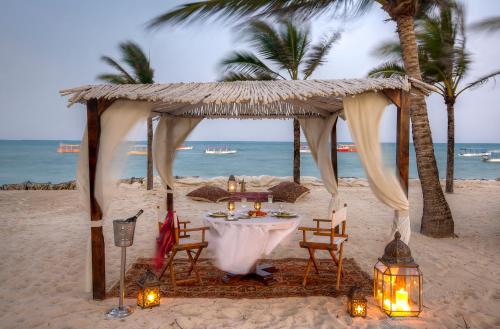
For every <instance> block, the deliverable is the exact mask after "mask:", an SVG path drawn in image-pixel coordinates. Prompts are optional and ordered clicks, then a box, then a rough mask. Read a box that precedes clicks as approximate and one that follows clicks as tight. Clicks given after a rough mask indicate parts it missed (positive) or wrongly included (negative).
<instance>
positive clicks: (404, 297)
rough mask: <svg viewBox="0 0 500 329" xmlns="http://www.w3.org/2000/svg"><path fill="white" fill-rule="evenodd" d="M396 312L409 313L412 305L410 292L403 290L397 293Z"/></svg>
mask: <svg viewBox="0 0 500 329" xmlns="http://www.w3.org/2000/svg"><path fill="white" fill-rule="evenodd" d="M395 306H396V307H395V308H396V310H397V311H409V310H410V305H409V304H408V292H407V291H405V290H404V289H403V288H401V289H399V290H398V291H396V305H395Z"/></svg>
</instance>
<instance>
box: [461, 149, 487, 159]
mask: <svg viewBox="0 0 500 329" xmlns="http://www.w3.org/2000/svg"><path fill="white" fill-rule="evenodd" d="M489 154H490V152H489V151H488V150H487V149H485V148H472V147H464V148H461V149H460V153H459V154H458V155H459V156H461V157H484V156H487V155H489Z"/></svg>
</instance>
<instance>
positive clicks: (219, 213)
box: [208, 211, 227, 218]
mask: <svg viewBox="0 0 500 329" xmlns="http://www.w3.org/2000/svg"><path fill="white" fill-rule="evenodd" d="M208 216H210V217H214V218H225V217H227V214H226V213H225V212H222V211H217V212H211V213H209V214H208Z"/></svg>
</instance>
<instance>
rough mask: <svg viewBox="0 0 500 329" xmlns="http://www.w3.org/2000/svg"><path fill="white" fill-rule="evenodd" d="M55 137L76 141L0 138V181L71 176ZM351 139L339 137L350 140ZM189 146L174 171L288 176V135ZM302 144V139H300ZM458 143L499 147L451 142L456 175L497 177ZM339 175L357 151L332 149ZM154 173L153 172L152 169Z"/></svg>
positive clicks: (306, 165) (135, 166) (309, 169)
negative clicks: (215, 149)
mask: <svg viewBox="0 0 500 329" xmlns="http://www.w3.org/2000/svg"><path fill="white" fill-rule="evenodd" d="M59 143H80V140H5V139H3V140H0V185H3V184H17V183H23V182H26V181H31V182H37V183H47V182H51V183H60V182H66V181H71V180H74V179H75V176H76V163H77V159H78V153H76V154H70V153H65V154H60V153H57V147H58V146H59ZM145 143H146V141H143V140H139V141H127V142H125V144H124V145H125V147H132V146H133V145H143V144H145ZM351 143H352V142H339V144H351ZM185 144H186V145H189V146H193V149H192V150H185V151H178V152H177V156H176V160H175V162H174V175H176V176H188V177H195V176H196V177H202V178H211V177H217V176H229V175H230V174H234V175H245V176H259V175H270V176H280V177H283V176H292V170H293V142H292V141H288V142H287V141H266V142H262V141H186V142H185ZM302 144H303V145H306V144H307V143H306V142H302ZM209 146H228V147H229V148H232V149H235V150H237V153H236V154H230V155H208V154H205V153H204V151H205V149H206V148H207V147H209ZM395 146H396V144H395V143H382V153H383V159H384V162H385V163H386V164H387V165H388V166H389V167H393V168H394V164H395ZM434 148H435V153H436V160H437V162H438V167H439V176H440V178H442V179H443V178H445V175H446V171H445V169H446V149H447V148H446V143H435V144H434ZM461 148H486V149H488V150H499V149H500V143H457V144H456V150H455V153H456V158H455V178H456V179H497V178H500V164H498V163H487V162H483V161H481V158H478V157H472V158H466V157H460V156H458V154H459V151H460V149H461ZM126 161H127V163H126V164H125V166H124V170H123V172H122V174H121V177H122V178H129V177H145V176H146V157H145V156H132V155H130V156H128V157H127V160H126ZM338 168H339V177H340V178H342V177H357V178H366V176H365V173H364V170H363V168H362V166H361V163H360V162H359V158H358V155H357V153H354V152H353V153H340V152H339V153H338ZM155 175H156V172H155ZM301 175H302V176H313V177H317V178H319V171H318V169H317V167H316V165H315V163H314V161H313V159H312V157H311V155H310V154H308V153H301ZM410 178H418V174H417V170H416V163H415V152H414V147H413V144H411V145H410Z"/></svg>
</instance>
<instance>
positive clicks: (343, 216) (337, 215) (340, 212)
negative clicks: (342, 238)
mask: <svg viewBox="0 0 500 329" xmlns="http://www.w3.org/2000/svg"><path fill="white" fill-rule="evenodd" d="M331 219H332V227H335V226H337V225H339V224H340V223H342V222H343V221H346V220H347V207H342V208H340V209H337V210H335V212H332V218H331Z"/></svg>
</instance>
